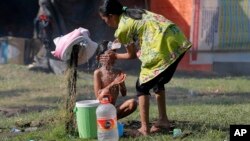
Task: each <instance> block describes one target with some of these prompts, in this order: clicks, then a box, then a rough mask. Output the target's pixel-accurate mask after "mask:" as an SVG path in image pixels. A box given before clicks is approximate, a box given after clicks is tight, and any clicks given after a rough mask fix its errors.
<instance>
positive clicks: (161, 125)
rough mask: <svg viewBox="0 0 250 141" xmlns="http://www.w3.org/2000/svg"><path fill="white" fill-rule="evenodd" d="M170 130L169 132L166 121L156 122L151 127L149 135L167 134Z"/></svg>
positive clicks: (168, 123) (169, 126)
mask: <svg viewBox="0 0 250 141" xmlns="http://www.w3.org/2000/svg"><path fill="white" fill-rule="evenodd" d="M170 130H171V124H170V122H169V121H168V120H166V121H162V120H158V121H156V122H155V123H154V124H153V126H152V127H151V129H150V133H156V132H169V131H170Z"/></svg>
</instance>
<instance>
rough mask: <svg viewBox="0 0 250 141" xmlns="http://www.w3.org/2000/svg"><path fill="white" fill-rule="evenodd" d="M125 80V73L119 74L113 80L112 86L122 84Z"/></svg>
mask: <svg viewBox="0 0 250 141" xmlns="http://www.w3.org/2000/svg"><path fill="white" fill-rule="evenodd" d="M125 79H126V74H125V73H120V74H118V75H117V76H116V78H115V80H114V81H113V83H114V85H118V84H120V83H122V82H124V81H125Z"/></svg>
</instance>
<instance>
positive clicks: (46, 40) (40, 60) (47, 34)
mask: <svg viewBox="0 0 250 141" xmlns="http://www.w3.org/2000/svg"><path fill="white" fill-rule="evenodd" d="M65 31H66V28H65V25H64V22H63V20H62V18H61V14H60V13H59V11H58V10H57V7H56V4H55V2H54V1H53V0H39V10H38V13H37V16H36V18H35V19H34V34H33V38H34V39H38V40H40V41H41V43H42V46H41V48H40V49H39V51H38V52H37V54H36V55H35V56H34V62H33V63H31V64H29V65H28V68H29V69H30V70H43V71H48V72H49V71H52V72H54V73H55V74H63V73H64V71H65V70H66V63H65V62H62V61H60V60H58V59H56V58H55V57H54V56H53V55H52V54H51V51H52V50H54V49H55V45H54V44H53V39H54V38H55V37H57V36H61V35H63V34H64V33H65Z"/></svg>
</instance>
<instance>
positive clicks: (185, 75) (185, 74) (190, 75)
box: [174, 71, 250, 79]
mask: <svg viewBox="0 0 250 141" xmlns="http://www.w3.org/2000/svg"><path fill="white" fill-rule="evenodd" d="M240 76H244V77H246V78H249V79H250V75H243V74H234V75H232V74H226V73H225V74H219V73H215V72H202V71H190V72H188V71H176V72H175V74H174V77H176V78H225V77H240Z"/></svg>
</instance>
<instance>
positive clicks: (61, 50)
mask: <svg viewBox="0 0 250 141" xmlns="http://www.w3.org/2000/svg"><path fill="white" fill-rule="evenodd" d="M84 36H85V37H86V36H87V37H88V36H89V31H88V30H87V29H84V28H78V29H75V30H73V31H72V32H70V33H68V34H66V35H64V36H61V37H57V38H55V39H54V43H55V45H56V49H55V51H52V52H51V53H52V54H53V55H54V56H55V57H57V58H59V59H61V60H64V58H62V57H63V54H65V53H67V54H71V51H72V47H73V46H74V45H75V44H78V43H79V42H80V41H81V39H82V38H84Z"/></svg>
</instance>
